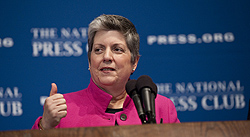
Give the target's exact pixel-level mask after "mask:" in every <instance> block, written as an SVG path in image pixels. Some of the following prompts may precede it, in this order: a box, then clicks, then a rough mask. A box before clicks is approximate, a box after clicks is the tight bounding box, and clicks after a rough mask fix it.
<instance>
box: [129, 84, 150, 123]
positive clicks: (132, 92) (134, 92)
mask: <svg viewBox="0 0 250 137" xmlns="http://www.w3.org/2000/svg"><path fill="white" fill-rule="evenodd" d="M135 85H136V80H134V79H132V80H129V81H128V82H127V84H126V87H125V88H126V92H127V93H128V95H129V96H130V98H132V99H133V102H134V104H135V107H136V110H137V113H138V115H139V118H140V119H141V123H142V124H146V116H145V113H144V110H143V107H142V103H141V100H140V96H139V94H138V93H137V89H136V86H135Z"/></svg>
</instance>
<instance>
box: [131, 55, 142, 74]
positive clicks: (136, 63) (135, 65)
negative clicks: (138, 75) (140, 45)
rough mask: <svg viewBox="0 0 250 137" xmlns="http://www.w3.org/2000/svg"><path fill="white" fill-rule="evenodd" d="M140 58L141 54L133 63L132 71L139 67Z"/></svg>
mask: <svg viewBox="0 0 250 137" xmlns="http://www.w3.org/2000/svg"><path fill="white" fill-rule="evenodd" d="M139 59H140V56H138V57H137V58H136V60H135V63H134V64H133V68H132V73H134V72H135V70H136V68H137V65H138V62H139Z"/></svg>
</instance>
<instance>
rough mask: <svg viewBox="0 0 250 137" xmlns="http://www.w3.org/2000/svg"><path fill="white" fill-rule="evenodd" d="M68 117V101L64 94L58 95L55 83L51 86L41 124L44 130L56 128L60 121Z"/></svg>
mask: <svg viewBox="0 0 250 137" xmlns="http://www.w3.org/2000/svg"><path fill="white" fill-rule="evenodd" d="M66 115H67V105H66V100H65V99H64V97H63V95H62V94H58V93H57V86H56V84H55V83H52V84H51V91H50V96H49V97H48V98H47V99H46V100H45V103H44V111H43V117H42V119H41V124H42V126H43V128H44V129H51V128H54V127H56V126H57V125H58V124H59V123H60V120H61V119H62V118H63V117H65V116H66Z"/></svg>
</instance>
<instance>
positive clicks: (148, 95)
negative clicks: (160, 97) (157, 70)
mask: <svg viewBox="0 0 250 137" xmlns="http://www.w3.org/2000/svg"><path fill="white" fill-rule="evenodd" d="M136 88H137V89H138V92H139V93H140V95H141V99H142V102H143V106H144V110H145V113H146V115H147V118H148V123H156V120H155V97H156V92H157V87H156V85H155V84H154V82H153V81H152V79H151V78H150V77H149V76H147V75H142V76H140V77H139V78H138V79H137V82H136Z"/></svg>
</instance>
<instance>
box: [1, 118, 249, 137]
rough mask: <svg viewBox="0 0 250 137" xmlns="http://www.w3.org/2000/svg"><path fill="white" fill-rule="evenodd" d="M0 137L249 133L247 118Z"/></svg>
mask: <svg viewBox="0 0 250 137" xmlns="http://www.w3.org/2000/svg"><path fill="white" fill-rule="evenodd" d="M0 137H250V121H220V122H187V123H179V124H147V125H132V126H110V127H87V128H61V129H50V130H43V131H40V130H20V131H2V132H0Z"/></svg>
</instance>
